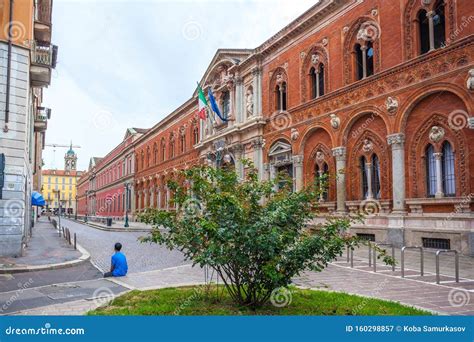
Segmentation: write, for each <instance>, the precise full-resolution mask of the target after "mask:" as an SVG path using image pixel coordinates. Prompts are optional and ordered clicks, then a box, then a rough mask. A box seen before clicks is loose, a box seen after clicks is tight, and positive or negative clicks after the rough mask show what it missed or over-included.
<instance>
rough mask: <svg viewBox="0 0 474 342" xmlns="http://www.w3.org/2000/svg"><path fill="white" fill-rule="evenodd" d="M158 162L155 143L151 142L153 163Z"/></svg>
mask: <svg viewBox="0 0 474 342" xmlns="http://www.w3.org/2000/svg"><path fill="white" fill-rule="evenodd" d="M157 163H158V147H157V146H156V143H154V144H153V164H155V165H156V164H157Z"/></svg>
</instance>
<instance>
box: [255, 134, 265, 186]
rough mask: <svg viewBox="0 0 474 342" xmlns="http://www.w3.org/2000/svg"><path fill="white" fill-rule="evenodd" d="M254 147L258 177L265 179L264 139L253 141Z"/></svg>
mask: <svg viewBox="0 0 474 342" xmlns="http://www.w3.org/2000/svg"><path fill="white" fill-rule="evenodd" d="M252 144H253V149H254V161H253V162H254V164H255V167H256V168H257V170H258V179H259V180H264V179H265V168H264V165H263V139H262V138H257V139H255V140H254V141H253V142H252Z"/></svg>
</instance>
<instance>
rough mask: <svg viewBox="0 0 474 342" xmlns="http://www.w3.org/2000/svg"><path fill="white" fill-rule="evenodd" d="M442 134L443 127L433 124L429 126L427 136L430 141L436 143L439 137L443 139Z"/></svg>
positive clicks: (439, 139)
mask: <svg viewBox="0 0 474 342" xmlns="http://www.w3.org/2000/svg"><path fill="white" fill-rule="evenodd" d="M444 134H445V132H444V128H443V127H439V126H433V127H431V130H430V135H429V138H430V140H431V141H432V142H434V143H438V142H440V141H441V139H443V137H444Z"/></svg>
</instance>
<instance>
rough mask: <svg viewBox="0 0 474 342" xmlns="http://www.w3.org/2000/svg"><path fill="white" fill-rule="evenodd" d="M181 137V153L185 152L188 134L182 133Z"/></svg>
mask: <svg viewBox="0 0 474 342" xmlns="http://www.w3.org/2000/svg"><path fill="white" fill-rule="evenodd" d="M179 138H180V147H181V153H184V151H185V150H186V136H185V135H184V134H181V136H180V137H179Z"/></svg>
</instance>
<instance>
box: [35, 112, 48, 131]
mask: <svg viewBox="0 0 474 342" xmlns="http://www.w3.org/2000/svg"><path fill="white" fill-rule="evenodd" d="M49 118H51V109H50V108H46V107H38V108H37V110H36V116H35V132H45V131H46V129H47V128H48V119H49Z"/></svg>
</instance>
